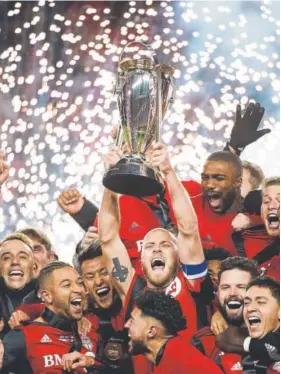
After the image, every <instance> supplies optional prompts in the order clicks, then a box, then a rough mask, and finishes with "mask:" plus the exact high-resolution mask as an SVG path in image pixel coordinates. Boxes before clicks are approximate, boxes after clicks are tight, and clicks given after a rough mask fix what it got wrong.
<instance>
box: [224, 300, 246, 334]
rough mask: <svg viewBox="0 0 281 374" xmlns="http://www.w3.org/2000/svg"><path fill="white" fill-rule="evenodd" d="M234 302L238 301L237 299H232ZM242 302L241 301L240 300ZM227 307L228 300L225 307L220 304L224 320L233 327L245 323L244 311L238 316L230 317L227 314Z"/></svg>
mask: <svg viewBox="0 0 281 374" xmlns="http://www.w3.org/2000/svg"><path fill="white" fill-rule="evenodd" d="M231 299H232V300H236V298H231ZM239 301H240V300H239ZM226 308H227V306H226V300H225V302H224V304H223V305H221V304H220V303H219V311H220V313H221V314H222V316H223V318H224V319H225V320H226V322H228V323H229V324H230V325H232V326H238V327H239V326H241V325H242V324H243V323H244V318H243V309H242V311H241V313H240V314H238V315H237V316H235V317H234V316H229V314H228V313H227V309H226Z"/></svg>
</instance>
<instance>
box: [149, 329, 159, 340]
mask: <svg viewBox="0 0 281 374" xmlns="http://www.w3.org/2000/svg"><path fill="white" fill-rule="evenodd" d="M156 334H157V328H156V327H155V326H150V328H149V330H148V334H147V337H148V338H149V339H152V338H154V337H155V335H156Z"/></svg>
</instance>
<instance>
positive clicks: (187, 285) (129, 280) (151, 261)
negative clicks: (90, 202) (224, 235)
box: [99, 143, 212, 338]
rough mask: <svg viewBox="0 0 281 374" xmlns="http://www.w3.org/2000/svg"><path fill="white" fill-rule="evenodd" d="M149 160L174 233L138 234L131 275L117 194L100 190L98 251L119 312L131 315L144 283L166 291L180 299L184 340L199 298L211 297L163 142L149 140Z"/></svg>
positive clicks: (193, 227) (187, 206)
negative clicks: (162, 184)
mask: <svg viewBox="0 0 281 374" xmlns="http://www.w3.org/2000/svg"><path fill="white" fill-rule="evenodd" d="M112 156H114V151H112V152H111V153H110V154H109V156H108V157H107V159H106V161H107V163H109V164H110V163H111V160H110V157H112ZM151 163H152V165H153V166H154V167H159V169H160V171H161V172H162V174H163V175H164V177H165V180H166V183H167V186H168V189H169V192H170V195H171V201H172V205H173V209H174V212H175V216H176V219H177V225H178V231H179V234H178V237H175V236H174V235H173V234H172V233H170V232H169V231H167V230H165V229H163V228H157V229H154V230H152V231H150V232H148V234H147V235H146V236H145V237H144V240H143V246H142V253H141V263H142V268H143V273H144V275H145V279H143V278H141V277H140V276H138V275H137V274H136V272H135V270H134V268H133V266H132V264H131V261H130V257H129V255H128V252H127V250H126V247H125V246H124V244H123V242H122V241H121V239H120V236H119V228H120V220H121V217H120V214H119V200H118V195H117V194H115V193H113V192H111V191H109V190H106V189H105V191H104V195H103V200H102V204H101V209H100V213H99V236H100V241H101V245H102V250H103V254H104V256H105V260H106V265H107V268H108V270H109V272H110V273H111V275H112V277H113V279H114V280H115V282H116V288H117V291H118V293H119V295H120V298H121V300H122V302H123V306H124V309H125V314H127V315H128V313H131V310H132V306H133V301H134V298H135V296H136V295H137V294H138V292H139V291H140V290H141V289H143V288H144V287H148V288H152V289H157V290H159V291H161V292H166V294H170V295H171V296H173V297H175V298H176V299H177V300H178V301H179V302H180V303H181V306H182V309H183V313H184V315H185V317H186V318H187V329H186V330H184V334H185V336H187V337H188V338H190V337H191V336H192V334H193V333H195V331H196V330H197V328H198V318H197V316H198V314H199V310H200V311H202V310H203V309H204V308H203V307H202V305H203V298H206V297H209V299H210V298H212V282H211V280H210V279H209V278H208V277H207V278H206V275H207V265H206V261H205V258H204V253H203V249H202V245H201V241H200V237H199V232H198V222H197V217H196V214H195V212H194V209H193V207H192V203H191V201H190V198H189V196H188V194H187V192H186V190H185V189H184V187H183V186H182V184H181V182H180V180H179V179H178V177H177V176H176V173H175V171H174V170H173V168H172V166H171V163H170V160H169V157H168V153H167V150H166V148H165V146H164V145H162V144H160V143H157V144H155V146H154V147H153V150H152V153H151ZM202 282H203V283H204V285H203V283H202ZM201 290H204V291H201ZM203 292H204V294H203ZM199 305H200V308H199ZM196 306H198V307H197V308H196ZM196 309H197V311H198V313H197V312H196ZM199 317H201V316H199ZM199 319H200V318H199Z"/></svg>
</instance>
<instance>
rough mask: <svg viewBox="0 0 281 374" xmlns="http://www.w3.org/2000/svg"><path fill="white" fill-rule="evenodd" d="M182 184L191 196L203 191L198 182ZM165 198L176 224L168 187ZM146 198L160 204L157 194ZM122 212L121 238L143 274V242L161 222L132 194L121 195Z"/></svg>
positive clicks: (96, 224) (134, 265) (96, 222)
mask: <svg viewBox="0 0 281 374" xmlns="http://www.w3.org/2000/svg"><path fill="white" fill-rule="evenodd" d="M182 184H183V186H184V187H185V188H186V189H187V191H188V192H189V194H190V196H194V195H197V194H198V193H200V191H201V186H200V184H198V183H197V182H193V181H189V182H186V181H183V182H182ZM165 198H166V200H167V202H168V206H169V208H170V212H169V213H170V217H171V220H172V222H173V223H174V224H176V219H175V215H174V213H173V209H172V206H171V199H170V195H169V192H168V189H166V194H165ZM145 200H146V201H148V202H149V203H152V204H154V205H155V206H157V205H158V204H157V199H156V196H149V197H146V198H145ZM120 214H121V217H122V220H121V226H120V231H119V235H120V238H121V240H122V241H123V243H124V245H125V246H126V248H127V250H128V254H129V256H130V259H131V262H132V265H133V267H134V268H135V270H136V272H137V273H138V274H140V275H142V274H143V273H142V268H141V263H140V249H141V242H142V240H143V238H144V237H145V235H146V234H147V233H148V232H149V231H150V230H153V229H155V228H158V227H161V223H160V221H159V220H158V218H157V217H156V215H155V213H154V212H153V210H152V209H151V208H150V206H149V205H148V204H147V203H146V202H145V201H143V200H141V199H138V198H136V197H132V196H127V195H123V196H121V198H120ZM94 226H96V227H98V216H97V218H96V220H95V222H94Z"/></svg>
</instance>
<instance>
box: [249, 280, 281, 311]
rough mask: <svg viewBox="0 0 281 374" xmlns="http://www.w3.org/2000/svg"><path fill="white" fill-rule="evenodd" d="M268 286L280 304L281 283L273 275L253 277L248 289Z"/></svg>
mask: <svg viewBox="0 0 281 374" xmlns="http://www.w3.org/2000/svg"><path fill="white" fill-rule="evenodd" d="M254 286H256V287H260V288H267V289H268V290H270V292H271V294H272V296H273V297H274V298H275V299H276V300H277V302H278V304H279V305H280V283H279V282H278V281H277V280H276V279H274V278H271V277H268V276H260V277H256V278H255V279H253V280H252V281H251V282H250V283H249V284H248V286H247V291H248V289H249V288H251V287H254Z"/></svg>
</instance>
